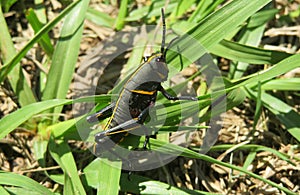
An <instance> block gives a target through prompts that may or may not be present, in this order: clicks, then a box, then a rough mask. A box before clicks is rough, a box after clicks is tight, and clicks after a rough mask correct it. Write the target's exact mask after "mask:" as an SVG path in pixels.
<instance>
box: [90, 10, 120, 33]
mask: <svg viewBox="0 0 300 195" xmlns="http://www.w3.org/2000/svg"><path fill="white" fill-rule="evenodd" d="M86 19H88V20H90V21H92V22H93V23H95V24H97V25H99V26H105V27H108V28H112V27H113V25H114V21H115V19H114V18H112V17H111V16H110V15H108V14H106V13H102V12H100V11H97V10H95V9H93V8H90V7H89V8H88V10H87V12H86Z"/></svg>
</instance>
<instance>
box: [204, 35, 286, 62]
mask: <svg viewBox="0 0 300 195" xmlns="http://www.w3.org/2000/svg"><path fill="white" fill-rule="evenodd" d="M209 51H210V52H211V53H213V54H215V55H217V56H221V57H224V58H227V59H230V60H235V61H240V62H246V63H251V64H276V63H278V62H280V61H281V60H283V59H285V58H287V57H289V56H291V55H292V54H288V53H285V52H279V51H272V50H266V49H261V48H257V47H251V46H247V45H243V44H239V43H235V42H232V41H228V40H222V41H221V42H220V43H219V44H217V45H215V46H213V47H212V48H211V49H210V50H209Z"/></svg>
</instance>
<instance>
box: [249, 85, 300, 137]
mask: <svg viewBox="0 0 300 195" xmlns="http://www.w3.org/2000/svg"><path fill="white" fill-rule="evenodd" d="M248 93H249V97H251V98H252V99H254V100H256V96H257V93H256V92H254V91H252V90H249V89H248ZM261 99H262V102H263V105H264V106H265V107H266V108H268V109H269V110H270V111H271V112H272V113H273V114H274V115H276V117H277V118H278V119H279V120H280V122H281V123H282V124H283V125H284V126H285V127H286V129H287V131H288V132H289V133H290V134H291V135H292V136H293V137H294V138H295V139H297V140H298V141H300V114H299V113H297V112H296V111H295V110H294V109H293V108H292V107H291V106H289V105H288V104H286V103H285V102H283V101H281V100H280V99H278V98H276V97H274V96H271V95H269V94H267V93H264V92H262V95H261Z"/></svg>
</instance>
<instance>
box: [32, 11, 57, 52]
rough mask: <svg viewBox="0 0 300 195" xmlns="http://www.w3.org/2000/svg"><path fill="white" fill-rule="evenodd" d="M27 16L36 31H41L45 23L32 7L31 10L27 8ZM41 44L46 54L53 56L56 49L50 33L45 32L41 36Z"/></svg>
mask: <svg viewBox="0 0 300 195" xmlns="http://www.w3.org/2000/svg"><path fill="white" fill-rule="evenodd" d="M26 18H27V20H28V22H29V23H30V25H31V26H32V28H33V30H34V32H35V33H37V32H39V31H40V30H41V29H42V28H43V24H42V23H41V22H40V21H39V19H38V17H37V15H36V14H35V12H34V11H33V9H31V8H30V9H29V10H27V12H26ZM39 44H40V45H41V47H42V48H43V49H44V51H45V52H46V54H47V55H48V56H50V57H51V56H52V54H53V50H54V49H53V46H52V44H51V41H50V37H49V36H48V34H44V35H43V36H42V37H41V40H40V41H39Z"/></svg>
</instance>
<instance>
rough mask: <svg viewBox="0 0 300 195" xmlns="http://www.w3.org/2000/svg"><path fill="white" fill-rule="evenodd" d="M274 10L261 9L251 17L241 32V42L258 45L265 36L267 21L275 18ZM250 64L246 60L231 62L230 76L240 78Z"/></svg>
mask: <svg viewBox="0 0 300 195" xmlns="http://www.w3.org/2000/svg"><path fill="white" fill-rule="evenodd" d="M274 15H275V13H274V12H271V13H270V10H266V11H264V10H263V11H260V12H257V13H255V14H254V15H253V16H251V17H250V19H249V22H248V24H247V25H246V26H244V27H243V29H242V30H241V32H240V34H239V40H238V42H239V43H242V44H245V45H250V46H255V47H257V46H258V45H259V43H260V41H261V38H262V36H263V33H264V30H265V26H266V23H267V22H268V21H269V20H270V19H271V18H273V17H274ZM248 66H249V64H248V63H245V62H240V61H238V62H231V64H230V68H229V74H228V77H229V78H240V77H242V76H243V74H244V72H245V71H246V70H247V68H248Z"/></svg>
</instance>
